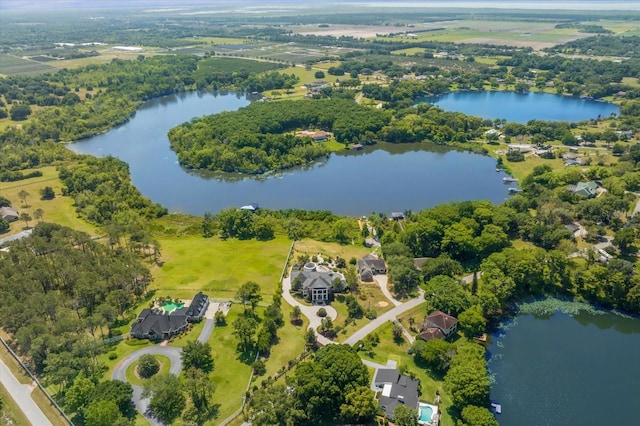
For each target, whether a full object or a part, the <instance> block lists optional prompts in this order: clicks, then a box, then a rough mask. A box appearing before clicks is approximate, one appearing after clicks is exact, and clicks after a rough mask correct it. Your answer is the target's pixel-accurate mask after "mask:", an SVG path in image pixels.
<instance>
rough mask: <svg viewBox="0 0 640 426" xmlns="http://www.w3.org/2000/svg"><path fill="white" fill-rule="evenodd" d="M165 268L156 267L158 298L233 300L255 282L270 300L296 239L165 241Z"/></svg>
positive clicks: (187, 238) (194, 238)
mask: <svg viewBox="0 0 640 426" xmlns="http://www.w3.org/2000/svg"><path fill="white" fill-rule="evenodd" d="M158 240H159V242H160V246H161V252H162V261H163V265H162V266H161V267H154V268H152V273H153V276H154V278H155V280H154V283H153V284H152V289H155V290H156V291H157V293H156V295H157V296H161V297H164V296H170V297H172V298H182V299H190V298H191V297H193V295H194V294H195V293H196V292H198V291H200V290H202V291H204V292H206V293H207V294H208V295H209V296H210V297H212V298H217V299H226V300H231V299H234V298H235V294H236V291H237V289H238V287H240V285H242V284H243V283H245V282H246V281H255V282H256V283H258V284H259V285H260V287H261V289H262V295H263V298H264V299H265V300H270V299H271V295H272V294H273V293H274V292H275V290H276V288H277V286H278V280H279V279H280V274H281V272H282V267H283V265H284V262H285V260H286V258H287V254H288V253H289V247H290V245H291V241H290V240H288V239H287V238H285V237H282V236H279V237H277V238H276V239H274V240H271V241H267V242H261V241H255V240H247V241H240V240H236V239H229V240H227V241H223V240H221V239H220V238H218V237H214V238H203V237H201V236H183V237H161V238H159V239H158Z"/></svg>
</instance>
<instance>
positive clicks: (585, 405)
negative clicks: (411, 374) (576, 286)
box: [488, 311, 640, 426]
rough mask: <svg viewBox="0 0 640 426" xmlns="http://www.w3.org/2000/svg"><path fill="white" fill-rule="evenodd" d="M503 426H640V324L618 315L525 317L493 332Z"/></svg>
mask: <svg viewBox="0 0 640 426" xmlns="http://www.w3.org/2000/svg"><path fill="white" fill-rule="evenodd" d="M489 352H490V356H491V358H490V360H489V364H488V366H489V370H490V372H491V374H492V376H493V379H494V381H495V382H494V384H493V385H492V388H491V398H492V399H493V400H496V401H498V402H500V403H501V404H502V414H500V415H497V417H496V418H497V419H498V421H499V422H500V425H501V426H516V425H517V426H534V425H535V426H539V425H583V426H589V425H594V426H596V425H598V426H599V425H637V424H638V422H639V421H638V407H640V392H639V391H638V386H639V385H640V362H639V361H640V320H638V319H631V318H625V317H621V316H618V315H615V314H613V313H603V314H595V315H594V314H592V313H589V312H586V311H580V312H579V313H576V314H574V315H568V314H566V313H562V312H555V313H553V314H551V315H548V316H546V317H543V318H540V317H538V318H537V317H534V316H533V315H524V316H519V317H517V318H515V319H514V320H512V321H511V322H509V323H507V326H506V329H503V330H501V331H500V332H498V333H496V334H494V335H492V344H491V346H490V348H489Z"/></svg>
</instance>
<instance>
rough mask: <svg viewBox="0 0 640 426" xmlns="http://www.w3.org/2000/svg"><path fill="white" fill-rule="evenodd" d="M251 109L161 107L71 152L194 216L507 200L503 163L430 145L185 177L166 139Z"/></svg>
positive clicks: (196, 101) (222, 100) (210, 98)
mask: <svg viewBox="0 0 640 426" xmlns="http://www.w3.org/2000/svg"><path fill="white" fill-rule="evenodd" d="M249 102H250V100H249V99H247V98H246V97H245V96H243V95H239V94H212V93H196V92H192V93H181V94H178V95H171V96H167V97H163V98H159V99H156V100H153V101H151V102H148V103H146V104H145V105H144V106H143V107H142V108H140V109H139V110H138V111H137V112H136V114H135V116H133V117H132V118H131V120H129V121H128V122H127V123H125V124H124V125H122V126H120V127H117V128H115V129H112V130H111V131H109V132H107V133H104V134H102V135H98V136H95V137H93V138H90V139H86V140H82V141H79V142H76V143H73V144H70V145H69V148H70V149H72V150H73V151H75V152H78V153H84V154H91V155H95V156H106V155H113V156H114V157H117V158H120V159H122V160H124V161H126V162H127V163H128V164H129V169H130V172H131V177H132V180H133V183H134V185H135V186H136V187H137V188H138V189H139V190H140V191H141V192H142V194H144V195H145V196H146V197H148V198H150V199H151V200H153V201H154V202H157V203H160V204H162V205H164V206H165V207H167V208H168V209H169V211H171V212H182V213H189V214H194V215H201V214H202V213H204V212H206V211H209V212H218V211H220V210H221V209H225V208H229V207H239V206H243V205H246V204H249V203H254V202H255V203H258V204H260V206H262V207H265V208H269V209H287V208H299V209H308V210H331V211H333V212H335V213H337V214H343V215H350V216H359V215H368V214H370V213H371V212H385V213H388V212H391V211H404V210H413V211H418V210H422V209H425V208H429V207H433V206H435V205H437V204H441V203H446V202H450V201H462V200H473V199H487V200H491V201H492V202H494V203H500V202H502V201H503V200H504V199H505V198H506V197H508V188H509V185H505V184H504V183H503V182H502V178H503V177H504V176H506V175H505V174H503V173H502V172H500V173H496V171H495V160H494V159H492V158H490V157H487V156H483V155H479V154H473V153H469V152H460V151H455V150H449V149H446V148H443V147H438V146H431V145H425V144H421V145H418V144H406V145H392V144H379V145H376V146H375V147H367V148H365V149H363V150H361V151H345V152H341V153H338V154H333V155H331V156H330V157H329V158H328V159H325V160H324V161H320V162H317V163H314V164H311V165H309V166H307V167H302V168H297V169H290V170H286V171H283V172H278V173H272V174H268V175H262V176H246V175H238V174H229V173H206V172H200V171H190V170H185V169H183V168H182V167H180V165H179V164H178V161H177V157H176V155H175V153H174V152H173V151H171V149H170V146H169V140H168V138H167V132H168V131H169V129H171V128H172V127H174V126H177V125H178V124H180V123H183V122H185V121H188V120H190V119H191V118H193V117H198V116H202V115H206V114H214V113H219V112H222V111H228V110H236V109H238V108H241V107H243V106H245V105H248V104H249Z"/></svg>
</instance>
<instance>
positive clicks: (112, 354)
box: [109, 352, 118, 361]
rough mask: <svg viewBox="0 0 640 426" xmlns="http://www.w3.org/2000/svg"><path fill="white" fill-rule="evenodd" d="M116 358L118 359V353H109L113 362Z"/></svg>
mask: <svg viewBox="0 0 640 426" xmlns="http://www.w3.org/2000/svg"><path fill="white" fill-rule="evenodd" d="M116 358H118V354H117V353H116V352H109V359H110V360H111V361H113V360H114V359H116Z"/></svg>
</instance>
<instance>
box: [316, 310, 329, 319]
mask: <svg viewBox="0 0 640 426" xmlns="http://www.w3.org/2000/svg"><path fill="white" fill-rule="evenodd" d="M316 315H318V316H319V317H320V318H324V317H326V316H327V310H326V309H325V308H320V309H318V312H317V314H316Z"/></svg>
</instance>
